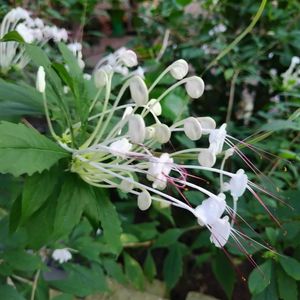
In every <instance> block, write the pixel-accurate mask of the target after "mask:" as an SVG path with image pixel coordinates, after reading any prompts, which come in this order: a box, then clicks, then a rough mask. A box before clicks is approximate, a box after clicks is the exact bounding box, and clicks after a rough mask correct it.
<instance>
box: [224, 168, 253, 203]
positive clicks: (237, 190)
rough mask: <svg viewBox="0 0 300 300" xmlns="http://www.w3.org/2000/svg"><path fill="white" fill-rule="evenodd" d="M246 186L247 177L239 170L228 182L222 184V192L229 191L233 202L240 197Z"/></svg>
mask: <svg viewBox="0 0 300 300" xmlns="http://www.w3.org/2000/svg"><path fill="white" fill-rule="evenodd" d="M247 186H248V176H247V175H246V174H245V171H244V170H242V169H240V170H238V171H237V172H236V174H234V175H233V176H232V177H231V179H230V180H229V182H226V183H225V184H224V191H225V192H226V191H230V194H231V196H232V197H233V199H234V200H237V199H238V198H239V197H241V196H242V195H243V194H244V193H245V191H246V189H247Z"/></svg>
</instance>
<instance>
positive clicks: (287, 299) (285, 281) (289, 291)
mask: <svg viewBox="0 0 300 300" xmlns="http://www.w3.org/2000/svg"><path fill="white" fill-rule="evenodd" d="M276 271H277V272H276V275H277V284H278V291H279V296H280V299H283V300H297V299H299V298H298V288H297V282H296V281H295V280H294V279H292V278H291V277H290V276H288V275H287V274H286V273H285V272H284V271H283V270H282V269H281V268H280V267H278V268H277V270H276Z"/></svg>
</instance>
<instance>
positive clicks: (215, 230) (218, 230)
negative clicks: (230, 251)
mask: <svg viewBox="0 0 300 300" xmlns="http://www.w3.org/2000/svg"><path fill="white" fill-rule="evenodd" d="M210 227H211V229H210V231H211V236H210V241H211V242H212V243H213V244H214V245H215V246H216V247H218V248H221V247H224V245H225V244H226V243H227V241H228V239H229V236H230V233H231V226H230V223H229V221H228V216H225V217H224V218H222V219H218V220H216V221H215V222H214V223H213V224H211V225H210Z"/></svg>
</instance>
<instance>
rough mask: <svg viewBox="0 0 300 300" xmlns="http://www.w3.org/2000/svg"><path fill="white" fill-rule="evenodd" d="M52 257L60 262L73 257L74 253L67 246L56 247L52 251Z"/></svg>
mask: <svg viewBox="0 0 300 300" xmlns="http://www.w3.org/2000/svg"><path fill="white" fill-rule="evenodd" d="M52 258H53V259H54V260H56V261H58V262H59V263H60V264H62V263H65V262H67V261H69V260H71V259H72V254H71V252H70V251H69V250H68V249H67V248H62V249H55V250H54V251H53V253H52Z"/></svg>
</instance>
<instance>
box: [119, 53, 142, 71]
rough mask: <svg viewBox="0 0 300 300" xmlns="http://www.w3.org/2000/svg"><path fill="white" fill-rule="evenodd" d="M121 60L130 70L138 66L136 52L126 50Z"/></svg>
mask: <svg viewBox="0 0 300 300" xmlns="http://www.w3.org/2000/svg"><path fill="white" fill-rule="evenodd" d="M120 59H121V60H122V62H123V63H124V65H125V66H126V67H128V68H131V67H134V66H136V65H137V64H138V61H137V56H136V54H135V52H134V51H132V50H126V51H124V52H123V53H122V54H121V55H120Z"/></svg>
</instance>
